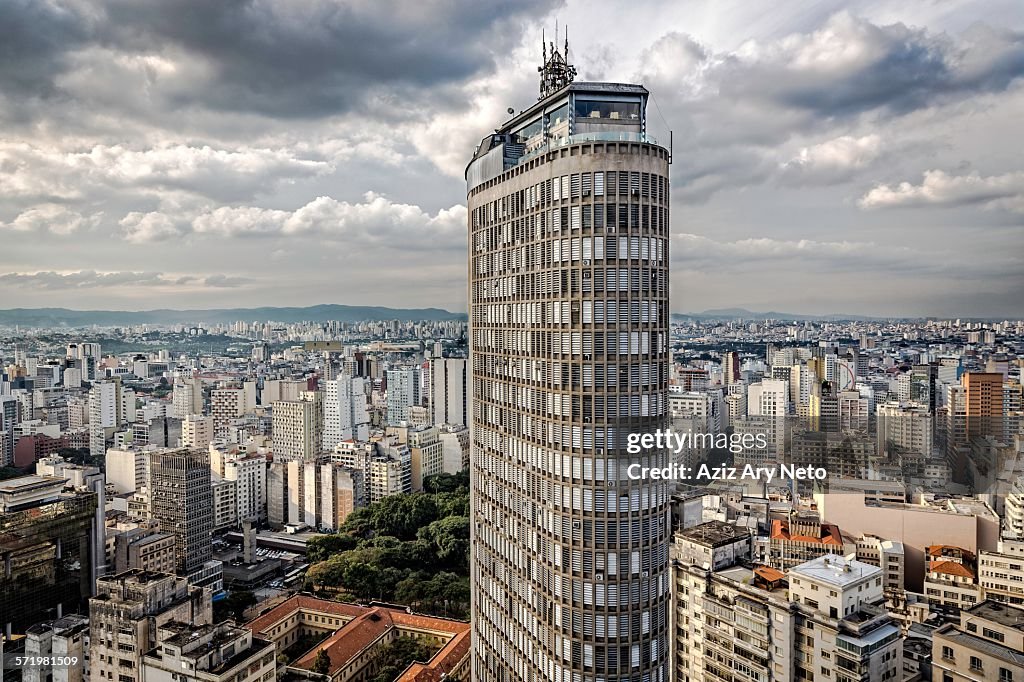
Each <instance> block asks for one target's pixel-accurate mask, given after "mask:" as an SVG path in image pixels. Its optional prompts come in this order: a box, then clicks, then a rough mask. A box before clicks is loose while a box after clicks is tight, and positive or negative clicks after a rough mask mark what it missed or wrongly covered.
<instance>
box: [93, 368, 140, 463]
mask: <svg viewBox="0 0 1024 682" xmlns="http://www.w3.org/2000/svg"><path fill="white" fill-rule="evenodd" d="M134 402H135V400H134V393H133V394H132V405H131V408H132V413H133V414H134V412H135V405H134ZM125 407H126V405H125V391H123V389H122V388H121V380H120V379H106V380H103V381H99V382H97V383H94V384H93V385H92V389H91V390H90V391H89V454H90V455H91V456H93V457H102V456H103V455H104V454H105V453H106V451H107V445H106V439H107V437H108V436H109V435H110V434H111V433H112V432H113V431H114V429H116V428H117V427H119V426H121V425H122V424H124V423H125V422H126V421H127V419H126V410H125Z"/></svg>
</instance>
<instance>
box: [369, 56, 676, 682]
mask: <svg viewBox="0 0 1024 682" xmlns="http://www.w3.org/2000/svg"><path fill="white" fill-rule="evenodd" d="M574 74H575V71H574V69H573V68H572V67H571V66H569V65H568V64H567V63H566V61H565V56H564V54H563V53H562V52H560V51H558V50H551V55H550V57H548V58H546V59H545V60H544V66H543V67H542V70H541V77H542V84H541V99H540V100H539V101H538V102H536V103H535V104H533V105H531V106H529V107H527V108H526V109H525V110H523V111H522V112H520V113H517V114H515V115H514V116H512V117H511V119H510V120H509V121H507V122H506V123H505V124H503V125H501V126H500V127H498V128H497V129H496V131H495V132H494V133H493V134H490V135H488V136H487V137H486V138H484V140H483V141H482V142H481V144H480V146H479V147H478V148H477V151H476V154H475V155H474V158H473V160H472V161H471V162H470V164H469V166H468V167H467V169H466V179H467V191H468V211H469V263H468V265H469V271H470V282H469V301H470V310H469V316H470V325H471V336H470V361H471V362H470V364H471V366H472V377H471V380H470V385H471V386H472V389H471V390H472V396H473V403H474V406H473V408H472V410H471V413H472V414H473V415H474V416H473V420H474V421H473V428H472V430H471V433H472V438H473V442H472V448H473V452H472V455H471V458H470V459H471V462H472V466H473V474H472V475H473V477H474V481H475V484H476V487H475V495H474V500H473V526H472V527H473V542H472V547H473V550H472V557H471V563H472V569H471V575H472V587H473V609H474V613H473V628H474V638H473V646H474V652H473V667H474V673H473V674H474V678H475V679H480V680H484V679H487V680H502V679H504V680H519V679H564V680H570V679H573V678H580V679H582V678H583V676H586V677H593V678H594V679H623V678H624V677H629V678H630V679H634V678H635V679H637V680H640V679H651V680H664V679H666V678H667V677H668V669H669V661H668V637H669V631H668V602H667V594H666V590H667V571H668V566H667V558H668V547H669V541H670V532H671V530H670V527H669V524H667V523H666V519H667V518H668V516H669V501H670V491H669V488H670V483H669V482H668V481H662V480H654V481H650V480H645V481H639V480H633V479H631V478H630V477H629V476H628V475H627V467H628V464H632V463H633V462H638V461H642V463H643V465H644V466H649V467H664V466H666V465H667V464H668V463H669V462H668V454H667V453H666V452H663V451H657V452H651V453H649V454H647V455H643V456H641V457H636V456H633V455H628V454H627V453H626V451H625V445H626V443H625V435H626V433H627V432H633V433H652V432H654V431H655V430H658V429H665V428H666V427H667V426H668V404H667V403H668V400H667V399H668V371H667V370H668V366H669V348H668V343H667V341H668V314H669V309H668V291H669V282H668V279H669V277H668V275H669V272H668V237H669V221H668V216H669V198H670V192H669V177H668V164H669V152H668V150H667V149H666V148H665V147H662V146H658V145H656V144H654V143H653V142H652V141H651V140H650V139H649V138H648V137H647V136H646V127H645V126H646V118H645V109H646V104H647V98H648V92H647V90H646V89H645V88H643V87H641V86H639V85H627V84H621V83H615V84H610V83H573V82H572V80H573V76H574ZM570 112H571V113H570ZM609 322H610V323H611V324H612V325H614V326H613V327H611V328H609V329H608V330H606V327H605V325H606V324H607V323H609ZM389 390H390V379H389ZM569 481H571V484H570V483H569ZM612 528H614V529H631V530H630V532H629V533H625V530H623V533H616V534H611V533H605V532H601V531H602V530H608V529H612ZM581 543H583V544H581ZM584 547H585V549H584ZM584 554H585V555H586V557H584ZM576 562H579V564H577V563H576ZM534 565H536V566H537V567H538V570H533V569H531V568H530V566H534ZM576 565H580V566H586V568H585V569H584V570H582V571H581V570H578V569H576V568H574V566H576ZM540 566H543V567H544V568H543V569H540V568H539V567H540ZM613 567H614V568H613ZM511 577H514V579H512V578H511ZM570 591H571V592H573V593H576V594H577V596H578V597H580V598H579V599H577V597H572V596H570ZM612 594H614V595H619V596H620V597H621V598H619V599H611V598H609V597H608V595H612ZM627 595H628V596H627ZM570 599H571V600H572V601H573V605H570ZM584 620H585V621H586V622H587V623H588V628H587V629H586V631H584V630H583V629H582V628H581V627H579V625H580V623H581V622H582V621H584ZM641 621H642V623H643V625H641ZM619 623H622V624H623V630H624V631H625V627H626V626H627V625H628V626H629V627H630V628H631V629H630V632H632V633H635V634H632V635H631V636H630V637H629V639H628V640H618V639H617V638H618V637H619V635H617V634H616V635H614V636H613V637H614V638H615V639H612V640H608V639H607V636H606V635H605V634H604V633H608V632H610V631H611V630H609V628H617V627H618V624H619ZM591 624H592V627H593V629H592V630H591V629H590V627H591ZM633 624H636V626H637V627H638V628H639V629H637V630H633V629H632V627H633ZM615 631H616V632H617V629H616V630H615ZM627 642H628V643H627Z"/></svg>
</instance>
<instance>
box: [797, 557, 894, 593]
mask: <svg viewBox="0 0 1024 682" xmlns="http://www.w3.org/2000/svg"><path fill="white" fill-rule="evenodd" d="M881 572H882V569H880V568H878V567H877V566H872V565H871V564H866V563H864V562H863V561H857V560H856V559H844V558H843V557H841V556H839V555H837V554H826V555H825V556H821V557H818V558H817V559H811V560H810V561H806V562H804V563H802V564H800V565H799V566H794V567H793V568H791V569H789V573H790V575H791V576H792V575H794V574H795V575H797V576H799V577H801V578H808V579H810V580H815V581H818V582H822V583H827V584H829V585H835V586H836V587H845V586H846V585H850V584H855V583H858V582H860V581H861V580H864V579H865V578H869V577H872V576H874V575H876V574H880V573H881Z"/></svg>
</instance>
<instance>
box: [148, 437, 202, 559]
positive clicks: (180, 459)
mask: <svg viewBox="0 0 1024 682" xmlns="http://www.w3.org/2000/svg"><path fill="white" fill-rule="evenodd" d="M149 486H150V493H151V495H152V509H153V512H152V513H153V520H155V521H156V522H157V523H159V524H160V530H161V531H162V532H164V533H169V534H171V535H173V536H174V548H175V555H176V561H175V564H176V566H175V567H176V569H177V571H178V573H179V574H180V575H188V574H190V573H192V572H194V571H196V570H198V569H200V568H202V566H203V564H204V563H206V562H207V561H210V560H211V559H212V558H213V548H212V546H211V545H210V536H211V534H212V533H213V496H212V493H211V491H210V459H209V455H208V454H207V453H205V452H202V451H200V450H172V451H157V452H151V453H149Z"/></svg>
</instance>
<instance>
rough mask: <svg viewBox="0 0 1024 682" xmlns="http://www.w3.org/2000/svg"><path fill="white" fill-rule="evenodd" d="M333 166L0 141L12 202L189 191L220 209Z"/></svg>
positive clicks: (174, 149)
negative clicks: (223, 204) (114, 193)
mask: <svg viewBox="0 0 1024 682" xmlns="http://www.w3.org/2000/svg"><path fill="white" fill-rule="evenodd" d="M333 168H334V166H333V163H332V162H330V161H326V160H322V159H311V158H298V157H296V156H294V155H293V154H292V153H291V152H289V151H288V150H284V149H266V148H262V149H261V148H247V147H241V148H238V149H215V148H213V147H210V146H209V145H203V146H187V145H181V144H178V145H165V146H160V147H154V148H150V149H142V150H136V149H130V148H128V147H125V146H123V145H94V146H92V147H90V148H88V149H85V150H81V151H64V150H61V149H59V148H56V147H53V146H47V147H43V146H37V145H32V144H28V143H25V142H5V141H3V140H0V182H2V185H3V187H4V189H5V192H6V193H7V195H8V196H9V197H28V198H38V197H44V198H50V199H61V200H68V199H77V198H82V197H83V196H85V195H86V194H88V193H92V192H94V191H96V190H98V189H100V190H107V191H124V190H126V189H127V190H132V191H135V192H140V193H146V192H153V191H161V190H163V191H167V190H169V191H183V192H190V193H194V194H198V195H202V196H205V197H208V198H211V199H216V200H221V201H233V200H239V199H248V198H251V197H252V196H254V195H256V194H257V193H259V192H262V191H265V190H268V189H271V188H273V187H274V186H275V185H277V184H278V183H281V182H285V181H291V180H296V179H302V178H310V177H315V176H317V175H323V174H325V173H328V172H330V171H331V170H333Z"/></svg>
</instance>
